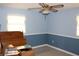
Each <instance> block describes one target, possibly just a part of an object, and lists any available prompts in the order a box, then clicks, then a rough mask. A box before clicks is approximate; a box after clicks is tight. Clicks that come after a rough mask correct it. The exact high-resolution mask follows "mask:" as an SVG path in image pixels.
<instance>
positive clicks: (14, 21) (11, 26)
mask: <svg viewBox="0 0 79 59" xmlns="http://www.w3.org/2000/svg"><path fill="white" fill-rule="evenodd" d="M7 20H8V24H7V30H8V31H21V32H23V33H25V16H21V15H20V16H19V15H8V16H7Z"/></svg>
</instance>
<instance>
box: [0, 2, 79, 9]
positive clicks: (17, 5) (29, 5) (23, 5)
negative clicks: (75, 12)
mask: <svg viewBox="0 0 79 59" xmlns="http://www.w3.org/2000/svg"><path fill="white" fill-rule="evenodd" d="M48 4H49V5H57V4H58V3H48ZM62 4H63V5H64V7H63V8H61V9H68V8H79V3H62ZM0 6H5V7H13V8H21V9H28V8H37V7H40V5H39V4H38V3H0Z"/></svg>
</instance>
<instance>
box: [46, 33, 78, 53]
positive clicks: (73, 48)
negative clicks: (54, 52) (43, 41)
mask: <svg viewBox="0 0 79 59" xmlns="http://www.w3.org/2000/svg"><path fill="white" fill-rule="evenodd" d="M52 41H54V43H52ZM48 44H50V45H53V46H56V47H58V48H61V49H64V50H67V51H70V52H73V53H75V54H79V39H75V38H69V37H63V36H58V35H51V34H49V36H48Z"/></svg>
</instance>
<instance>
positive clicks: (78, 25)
mask: <svg viewBox="0 0 79 59" xmlns="http://www.w3.org/2000/svg"><path fill="white" fill-rule="evenodd" d="M76 35H77V36H79V16H77V32H76Z"/></svg>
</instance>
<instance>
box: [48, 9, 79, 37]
mask: <svg viewBox="0 0 79 59" xmlns="http://www.w3.org/2000/svg"><path fill="white" fill-rule="evenodd" d="M76 16H79V8H74V9H67V10H60V11H59V12H57V13H51V14H49V15H48V19H49V22H48V24H49V25H48V28H49V29H48V33H53V34H60V35H64V36H72V37H77V36H76V29H77V21H76Z"/></svg>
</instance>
